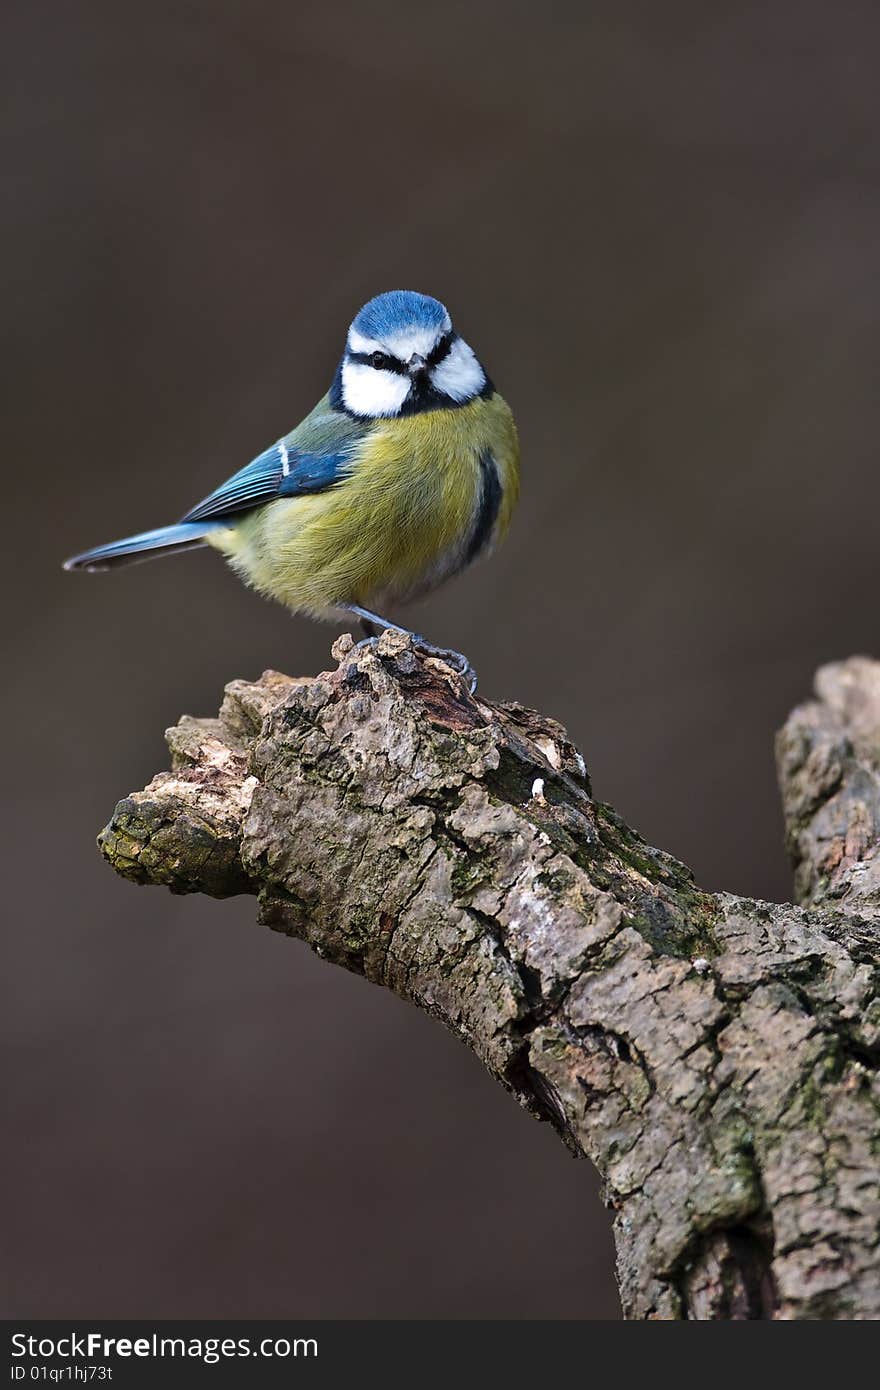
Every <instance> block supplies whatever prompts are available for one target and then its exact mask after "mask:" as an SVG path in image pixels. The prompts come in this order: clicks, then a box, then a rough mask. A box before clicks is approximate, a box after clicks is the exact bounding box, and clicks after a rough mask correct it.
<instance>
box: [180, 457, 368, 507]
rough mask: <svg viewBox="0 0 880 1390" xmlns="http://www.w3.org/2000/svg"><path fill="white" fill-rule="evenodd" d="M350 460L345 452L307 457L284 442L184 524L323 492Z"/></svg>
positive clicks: (215, 493)
mask: <svg viewBox="0 0 880 1390" xmlns="http://www.w3.org/2000/svg"><path fill="white" fill-rule="evenodd" d="M348 461H349V456H348V454H347V453H345V452H338V453H326V454H305V453H300V452H299V451H298V450H296V449H294V448H291V447H290V445H288V444H287V443H286V442H285V441H284V440H283V439H282V440H281V441H280V443H278V444H273V445H272V448H271V449H267V450H266V451H265V453H263V454H258V456H257V457H256V458H255V459H253V460H252V461H251V462H250V463H248V464H246V465H245V467H244V468H242V469H240V470H239V471H238V473H235V474H233V476H232V477H231V478H229V479H227V481H226V482H225V483H222V484H221V486H220V487H218V488H216V489H215V490H214V491H213V492H212V493H210V494H209V495H208V496H207V497H206V498H205V499H204V500H203V501H202V502H199V503H198V505H197V506H195V507H192V508H191V509H190V511H188V512H187V513H186V516H182V517H181V518H180V519H181V521H206V520H208V519H209V518H214V517H216V518H217V519H220V518H222V517H226V516H234V515H235V513H236V512H247V511H250V510H251V509H252V508H253V507H259V506H262V505H263V503H265V502H271V501H273V500H274V499H275V498H276V497H296V496H298V495H300V494H302V493H305V492H323V490H324V488H328V487H332V486H333V484H334V483H336V482H338V481H339V478H340V476H342V470H343V468H344V465H345V464H346V463H347V462H348Z"/></svg>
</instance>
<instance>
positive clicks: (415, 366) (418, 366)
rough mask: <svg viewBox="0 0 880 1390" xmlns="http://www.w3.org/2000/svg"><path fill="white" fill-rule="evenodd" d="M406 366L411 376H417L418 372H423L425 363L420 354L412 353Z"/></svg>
mask: <svg viewBox="0 0 880 1390" xmlns="http://www.w3.org/2000/svg"><path fill="white" fill-rule="evenodd" d="M406 365H407V367H408V368H409V371H410V375H411V376H418V374H419V372H423V371H424V370H425V367H426V366H427V363H426V362H425V359H424V357H422V355H421V353H419V352H414V353H413V355H412V357H411V358H410V359H409V361H408V362H407V364H406Z"/></svg>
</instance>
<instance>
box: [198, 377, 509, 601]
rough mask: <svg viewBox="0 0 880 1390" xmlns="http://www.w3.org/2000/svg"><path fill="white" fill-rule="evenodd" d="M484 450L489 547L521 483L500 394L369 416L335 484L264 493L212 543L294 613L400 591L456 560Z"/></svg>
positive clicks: (472, 522) (413, 589) (460, 557)
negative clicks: (273, 496) (488, 471)
mask: <svg viewBox="0 0 880 1390" xmlns="http://www.w3.org/2000/svg"><path fill="white" fill-rule="evenodd" d="M484 457H485V458H487V459H489V458H491V460H492V465H493V466H494V469H495V470H497V481H498V488H497V489H496V490H495V492H494V495H493V500H494V501H495V502H496V504H497V506H496V508H495V509H494V516H493V517H492V518H491V521H492V524H491V527H490V528H489V534H488V535H487V543H488V545H492V544H494V543H495V542H496V541H498V540H500V539H501V537H503V535H504V534H505V532H506V531H507V528H508V525H509V523H510V516H511V512H512V510H513V507H514V504H515V502H516V498H517V493H518V488H519V448H518V443H517V437H516V427H515V425H514V423H513V417H512V415H511V413H510V410H509V408H508V406H507V404H506V402H505V401H504V400H503V399H502V398H501V397H500V396H498V395H494V396H492V397H491V399H489V400H475V401H472V402H471V403H470V404H469V405H466V406H462V407H461V408H459V409H454V410H437V411H425V412H422V413H420V414H416V415H411V416H405V417H403V418H399V419H389V420H382V421H378V422H377V424H376V427H375V428H374V429H372V430H371V431H370V433H369V434H368V435H367V436H366V437H365V439H364V440H363V441H362V442H361V444H360V445H359V446H358V448H357V451H356V452H355V453H354V455H353V456H352V461H351V465H350V470H349V474H348V476H347V477H345V478H344V479H343V480H341V481H340V482H339V483H338V484H336V485H335V486H334V487H332V488H329V489H328V490H327V491H326V492H321V493H315V494H313V495H311V496H305V497H292V498H281V499H279V500H278V501H276V502H272V503H270V504H268V505H267V506H265V507H262V508H260V510H259V511H256V512H252V513H250V514H249V515H247V516H246V517H244V518H243V519H242V521H241V522H240V523H239V524H238V525H237V526H236V528H235V530H234V531H224V532H218V533H216V537H215V538H214V544H216V545H217V547H218V548H219V549H222V550H223V551H224V552H225V553H226V554H227V555H228V557H229V559H230V560H231V562H232V564H233V565H234V567H235V568H236V569H237V570H238V571H239V572H240V573H241V574H242V576H243V577H244V578H245V579H246V580H247V581H248V582H249V583H251V584H253V585H254V586H255V587H256V588H258V589H260V590H261V591H262V592H264V593H267V594H269V595H271V596H272V597H273V598H276V599H279V600H280V601H281V602H282V603H284V604H286V605H287V606H288V607H290V608H293V609H295V610H300V611H307V612H311V613H314V614H318V615H321V614H326V613H328V612H330V611H332V610H333V608H334V607H335V606H336V605H338V604H344V603H360V604H363V605H365V606H369V605H370V604H371V603H373V604H377V603H379V602H382V601H386V600H393V599H395V598H404V597H407V596H410V595H412V594H414V593H417V592H419V591H424V590H425V589H427V588H430V587H432V586H433V585H435V584H437V583H439V582H441V581H442V580H443V579H444V578H447V577H448V576H449V575H450V574H451V573H454V572H455V571H456V570H457V569H459V568H460V567H461V565H462V564H463V563H465V562H466V559H467V558H468V547H469V543H470V542H472V540H473V539H474V530H475V526H476V525H477V522H478V520H479V516H480V507H481V502H483V501H484V500H485V495H486V494H485V475H484V471H483V469H481V463H480V460H481V458H484ZM486 519H487V518H486V517H485V516H484V518H483V520H484V521H485V520H486Z"/></svg>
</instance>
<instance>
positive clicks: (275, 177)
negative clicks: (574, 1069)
mask: <svg viewBox="0 0 880 1390" xmlns="http://www.w3.org/2000/svg"><path fill="white" fill-rule="evenodd" d="M3 26H4V30H5V35H4V39H3V43H2V53H3V56H2V64H3V73H2V91H3V94H4V104H5V107H6V115H5V120H4V123H3V130H2V136H0V138H2V160H3V171H4V177H3V195H4V202H5V215H4V219H3V237H4V245H3V254H2V258H0V277H2V281H3V286H2V304H3V314H2V330H0V331H2V335H3V347H2V351H3V367H2V376H3V382H4V385H5V387H6V388H7V390H6V397H7V399H6V404H5V406H4V410H3V425H4V433H5V435H6V440H5V445H4V458H5V463H4V468H5V476H6V478H7V482H6V514H5V526H4V544H3V547H2V565H3V567H4V570H5V571H6V574H5V578H4V583H3V593H4V597H5V598H6V600H7V605H6V610H7V611H6V614H5V617H4V633H5V659H4V669H5V671H6V677H5V680H4V682H3V696H4V701H5V703H6V706H7V708H6V709H5V711H4V724H3V727H4V732H5V747H4V767H5V777H4V781H5V795H4V822H3V827H2V834H3V845H4V850H5V851H6V859H7V869H6V884H5V891H4V899H5V906H6V909H7V911H6V914H5V915H6V931H5V934H4V945H5V948H6V957H7V964H6V968H5V970H4V972H3V973H4V992H5V996H6V997H5V1001H4V1003H3V1007H2V1029H3V1033H4V1035H5V1056H6V1057H7V1059H9V1064H8V1065H7V1069H6V1070H7V1077H8V1084H7V1093H8V1096H9V1099H10V1102H11V1120H10V1122H9V1128H8V1138H7V1143H6V1145H5V1152H4V1156H3V1164H4V1170H5V1171H4V1175H3V1189H4V1194H5V1198H6V1204H7V1210H6V1212H5V1214H4V1216H3V1230H4V1240H3V1255H2V1259H3V1262H4V1265H5V1276H6V1279H7V1286H6V1293H5V1295H4V1300H3V1301H4V1304H5V1307H4V1312H5V1314H6V1316H29V1317H44V1318H47V1317H52V1316H59V1317H85V1316H96V1315H99V1316H103V1317H145V1318H146V1317H163V1316H164V1317H186V1316H200V1317H212V1316H217V1317H224V1316H238V1317H260V1316H263V1317H282V1316H286V1315H289V1316H326V1317H334V1316H336V1317H364V1318H377V1317H386V1318H394V1317H398V1318H402V1317H515V1318H532V1317H570V1318H602V1317H614V1316H616V1315H617V1299H616V1294H615V1289H614V1283H613V1276H612V1249H611V1242H610V1236H609V1228H608V1219H607V1214H606V1212H605V1211H604V1209H603V1207H602V1205H601V1201H600V1197H599V1192H598V1185H597V1183H596V1181H595V1178H594V1175H593V1174H592V1173H591V1172H590V1171H589V1170H588V1169H587V1167H586V1165H584V1164H578V1163H576V1162H575V1161H574V1160H573V1159H571V1158H570V1157H569V1155H568V1154H567V1153H566V1151H565V1150H564V1148H563V1147H562V1145H561V1144H560V1143H559V1141H558V1140H557V1139H556V1138H555V1136H554V1135H553V1134H552V1133H551V1132H550V1131H549V1130H547V1129H546V1128H545V1127H542V1126H539V1125H537V1124H535V1122H534V1121H533V1120H531V1119H530V1118H529V1117H528V1116H526V1115H525V1114H524V1113H522V1112H520V1111H519V1110H518V1109H517V1107H516V1106H515V1105H514V1104H513V1103H512V1102H511V1100H510V1099H509V1098H508V1097H507V1096H506V1095H504V1094H503V1093H502V1092H501V1091H500V1090H499V1089H498V1088H497V1087H496V1086H495V1084H494V1083H493V1082H491V1081H490V1080H489V1078H488V1077H487V1076H486V1075H484V1074H483V1073H482V1071H481V1069H480V1067H479V1065H478V1064H477V1062H476V1061H475V1060H474V1059H473V1058H472V1057H471V1056H470V1055H469V1054H468V1053H467V1052H466V1051H465V1050H464V1049H463V1048H462V1047H461V1046H460V1044H458V1043H457V1042H456V1041H454V1040H453V1039H452V1038H451V1037H450V1036H447V1035H446V1034H445V1033H444V1032H443V1031H442V1029H441V1028H440V1027H438V1025H436V1024H435V1023H433V1022H430V1021H428V1020H427V1019H426V1018H424V1017H422V1016H421V1015H420V1014H418V1013H417V1012H416V1010H415V1009H412V1008H409V1007H407V1006H404V1005H403V1004H401V1003H399V1002H398V1001H396V1000H395V999H394V998H392V997H391V996H389V995H387V994H386V993H384V992H383V991H380V990H378V989H376V988H375V987H373V986H371V985H368V984H366V983H364V982H363V981H362V980H359V979H355V978H352V977H349V976H346V975H345V974H344V973H343V972H342V971H340V970H337V969H335V968H332V967H329V966H327V965H325V964H323V963H321V962H320V961H318V960H317V959H315V958H314V957H312V956H311V955H310V954H309V953H308V951H307V950H306V948H305V947H303V946H302V945H300V944H299V943H293V942H291V941H289V940H287V939H286V938H283V937H281V936H278V935H274V934H273V933H272V932H270V931H268V930H266V929H260V928H257V927H256V926H254V904H253V902H252V901H251V900H250V899H247V898H242V899H236V900H233V901H230V902H226V903H215V902H210V901H201V900H196V899H180V898H173V897H171V896H170V895H168V894H166V893H160V892H156V891H140V890H136V889H135V888H134V887H132V886H131V885H128V884H126V883H123V882H122V881H121V880H118V879H116V878H114V876H113V875H112V874H111V873H110V872H109V870H107V869H106V868H105V867H104V866H103V864H102V862H101V860H100V858H99V856H98V854H97V852H96V850H95V848H94V836H95V833H96V831H97V830H98V829H99V827H100V826H101V825H102V824H103V823H104V822H105V821H106V819H107V818H108V817H109V814H110V812H111V811H112V808H113V805H114V803H115V801H116V800H117V799H118V798H119V797H120V796H122V795H123V794H125V793H127V792H128V791H129V790H131V789H133V788H138V787H141V786H142V785H143V784H144V782H145V780H147V779H149V778H150V776H151V775H152V774H153V773H154V772H156V771H158V770H159V769H161V768H163V767H165V766H166V765H167V757H166V751H165V748H164V744H163V740H162V731H163V729H164V728H165V727H166V726H167V725H169V724H172V723H174V722H175V721H176V719H177V718H178V716H179V715H180V714H181V713H182V712H184V711H186V712H189V713H193V714H213V713H214V712H215V711H216V709H217V706H218V703H219V700H220V697H221V693H222V687H223V685H224V682H225V681H227V680H229V679H231V678H232V677H235V676H244V677H253V676H255V675H257V674H258V673H259V672H260V671H262V670H263V669H264V668H265V667H270V666H271V667H275V668H280V669H282V670H285V671H288V672H292V673H296V674H300V673H309V672H315V671H319V670H322V669H324V668H326V667H327V665H328V664H329V655H328V649H329V645H330V642H331V641H332V639H333V637H334V636H335V635H336V634H335V632H334V630H332V629H329V628H321V627H319V626H316V625H312V624H310V623H309V622H307V621H306V620H300V619H291V618H290V617H289V616H288V615H286V614H285V612H284V611H283V610H282V609H280V608H277V607H273V606H272V605H270V604H267V603H265V602H263V601H262V600H260V599H259V598H257V597H255V596H254V595H253V594H251V593H249V592H247V591H246V590H245V589H243V588H242V587H241V586H240V585H239V584H238V582H237V581H236V580H235V579H234V578H233V577H232V576H231V575H230V574H229V573H227V572H226V571H225V569H224V567H223V565H222V563H221V561H220V560H219V558H218V557H216V556H215V555H213V554H210V553H202V552H197V553H195V554H190V555H186V556H181V557H177V558H172V559H169V560H165V561H163V562H161V563H156V564H155V565H144V566H141V567H137V568H134V569H129V570H125V571H121V572H119V573H116V574H108V575H102V576H94V577H92V576H80V575H69V574H63V573H62V572H61V569H60V561H61V560H62V558H63V557H64V556H65V555H68V554H70V553H72V552H73V551H77V550H80V549H82V548H84V547H86V546H88V545H92V544H94V543H97V542H99V541H105V540H109V539H112V538H114V537H116V536H118V535H122V534H125V533H128V532H130V531H134V530H140V529H143V528H145V527H149V526H153V525H158V524H160V523H162V522H165V521H168V520H171V519H173V518H175V517H177V516H178V515H179V514H180V513H181V512H182V511H184V510H185V509H186V508H187V507H188V506H189V505H190V504H191V503H192V502H194V501H195V500H196V499H197V498H199V497H201V496H202V495H203V494H205V493H206V492H208V491H209V490H210V489H211V488H212V487H213V486H214V485H215V484H216V483H218V482H219V481H220V480H221V479H223V478H224V477H226V476H227V475H228V474H229V473H231V472H232V471H234V470H235V469H236V468H238V467H239V466H240V465H241V464H242V463H244V462H246V461H247V460H248V459H249V458H250V457H251V456H252V455H253V454H255V453H256V452H258V451H259V450H260V449H262V448H263V447H264V446H266V445H267V444H268V443H270V442H271V441H272V440H273V439H275V438H276V437H277V436H278V435H280V434H281V433H283V432H284V431H285V430H287V429H288V428H290V427H291V426H292V425H293V424H294V423H295V422H296V421H298V420H299V419H300V418H301V416H302V415H303V414H304V413H305V412H306V410H307V409H309V408H310V407H311V405H312V404H313V403H314V401H315V400H316V399H317V397H318V396H319V395H320V394H321V393H322V392H323V391H324V390H325V389H326V386H327V385H328V383H329V380H330V377H331V374H332V371H333V368H334V366H335V363H336V360H337V358H338V356H339V354H340V352H341V348H342V343H343V338H344V333H345V329H346V326H347V324H348V322H349V320H350V319H351V317H352V315H353V314H354V312H355V311H356V309H357V308H358V306H359V305H360V304H361V303H362V302H363V301H364V300H365V299H366V298H368V297H369V296H371V295H373V294H374V293H376V292H378V291H379V290H383V289H388V288H393V287H398V286H402V287H406V288H414V289H420V290H424V291H428V292H430V293H432V294H434V295H436V296H438V297H439V298H441V299H443V300H444V301H446V302H447V303H448V304H449V306H450V307H451V309H452V312H453V315H454V316H455V318H456V321H457V324H458V326H459V327H460V328H461V330H462V331H463V333H464V334H465V336H466V337H467V338H468V339H470V340H471V341H472V342H473V343H474V345H475V346H476V349H477V351H478V353H479V354H480V356H481V357H482V358H483V360H484V361H485V363H486V365H487V367H488V369H489V371H490V372H491V374H492V376H493V377H494V379H495V380H496V382H497V383H498V384H499V386H500V388H501V389H502V390H503V392H504V394H505V395H506V396H507V398H508V399H509V400H510V402H511V403H512V405H513V407H514V409H515V411H516V413H517V416H518V420H519V425H520V430H521V435H522V445H523V468H524V489H523V498H522V503H521V508H520V511H519V514H518V516H517V518H516V521H515V524H514V528H513V532H512V534H511V538H510V540H509V542H508V544H507V546H506V548H505V549H504V550H503V551H502V552H501V553H500V554H499V555H498V557H497V558H496V559H495V560H494V561H493V562H492V563H490V564H489V565H485V566H481V567H480V568H479V569H476V570H474V571H472V572H471V573H470V574H468V575H467V576H466V577H465V578H463V579H462V580H460V581H459V582H458V583H457V584H456V585H454V586H453V587H451V588H450V589H449V590H447V591H446V592H444V593H442V594H440V595H438V596H436V597H435V598H433V599H431V600H430V602H429V603H428V604H426V605H424V606H423V607H422V609H421V610H419V611H416V612H413V613H412V614H411V617H412V621H413V622H416V623H417V625H418V626H419V627H420V628H421V629H422V630H424V631H426V632H428V633H429V634H430V635H431V636H433V637H434V639H435V640H436V641H438V642H440V643H449V644H452V645H454V646H457V647H460V648H461V649H462V650H464V651H466V652H468V653H469V654H470V655H471V656H472V657H473V658H474V660H475V661H476V664H477V665H478V667H479V669H480V674H481V687H482V690H483V692H484V693H485V694H487V695H489V696H497V697H501V698H516V699H519V700H522V701H524V702H526V703H528V704H532V705H536V706H539V707H540V708H541V709H542V710H544V711H546V712H547V713H550V714H552V715H554V716H556V717H557V718H559V719H561V720H562V721H563V723H564V724H566V725H567V726H568V728H569V730H570V732H571V734H572V736H573V737H574V739H575V740H576V741H577V742H578V743H579V744H580V746H581V747H582V749H583V751H584V754H585V756H586V759H587V763H588V765H589V767H590V770H591V772H592V776H593V781H594V786H595V789H596V792H597V794H598V795H599V796H600V797H601V798H602V799H604V800H609V801H612V802H613V803H614V804H615V805H616V806H617V807H618V808H619V810H620V811H621V812H622V813H623V814H624V815H625V816H626V817H627V818H628V819H629V820H630V822H631V823H633V824H634V825H635V826H637V827H638V828H639V829H640V830H641V831H642V832H643V833H644V834H645V835H646V836H647V838H648V839H649V840H651V841H652V842H653V843H657V844H660V845H662V846H663V847H664V848H666V849H668V850H670V851H672V852H673V853H675V854H676V855H678V856H679V857H681V858H683V859H684V860H685V861H687V862H688V863H689V864H690V865H691V866H692V867H693V868H694V870H695V871H696V873H697V875H698V877H699V879H700V880H701V881H702V882H703V883H704V884H705V885H706V886H708V887H711V888H726V889H730V890H734V891H737V892H743V893H750V894H755V895H759V896H764V897H770V898H772V897H785V896H786V895H788V893H789V873H788V866H787V864H786V860H785V855H784V851H783V847H782V825H781V817H780V812H779V807H778V803H777V795H776V787H775V778H774V768H773V757H772V738H773V733H774V730H775V729H776V728H777V726H778V725H779V724H780V722H781V721H782V720H783V719H784V717H785V715H786V713H787V711H788V710H789V708H790V707H791V706H792V705H793V704H794V703H796V702H797V701H799V700H800V699H802V698H804V697H805V696H806V695H807V694H808V692H809V688H810V681H811V676H812V672H813V669H814V668H815V667H816V665H817V664H819V663H821V662H823V661H827V660H830V659H832V658H835V657H843V656H846V655H848V654H850V653H853V652H857V651H867V652H872V653H873V654H875V655H876V654H877V649H878V641H877V601H876V581H877V566H878V546H877V536H878V509H880V472H878V467H877V453H876V450H877V444H876V441H877V437H878V426H880V419H878V414H880V408H878V391H877V377H876V370H877V329H878V271H877V262H878V246H880V180H878V168H877V159H878V156H877V122H878V117H880V109H878V108H880V100H878V88H877V82H876V61H877V60H876V54H877V46H876V45H877V39H878V37H880V32H878V30H880V23H878V11H877V6H876V3H874V0H865V3H863V4H859V3H853V4H849V3H843V4H840V5H835V6H830V5H828V4H826V3H814V2H812V0H798V3H779V4H771V5H767V4H765V3H756V2H755V0H737V3H735V4H734V3H727V2H726V0H715V3H712V4H709V5H707V4H705V3H704V0H694V2H693V3H678V2H677V0H672V3H669V4H665V5H662V6H660V5H653V4H650V3H648V0H644V2H643V3H627V2H626V0H598V3H591V4H590V5H589V6H587V5H584V4H583V3H571V4H565V3H548V4H544V5H541V6H537V5H535V4H526V3H518V2H517V0H503V3H502V0H498V2H497V3H490V0H471V3H467V4H457V3H451V0H450V2H449V3H447V4H446V5H444V6H443V7H441V8H437V7H436V6H434V7H429V6H421V7H420V6H416V5H413V4H411V3H410V4H405V3H397V0H373V3H371V4H369V5H361V4H353V3H348V4H339V3H336V4H334V3H325V4H296V5H293V4H283V3H281V2H280V0H274V3H267V2H266V0H248V3H244V0H238V3H230V2H229V0H210V3H209V2H208V0H203V3H187V2H186V0H174V3H173V4H172V3H168V2H167V0H150V3H149V4H147V3H145V0H128V3H125V4H119V3H111V0H104V2H103V3H101V0H98V2H97V3H96V2H95V0H83V2H82V3H78V4H75V5H69V4H60V3H59V4H44V3H40V0H28V3H21V2H20V3H18V4H13V5H11V6H7V7H6V8H5V13H4V20H3Z"/></svg>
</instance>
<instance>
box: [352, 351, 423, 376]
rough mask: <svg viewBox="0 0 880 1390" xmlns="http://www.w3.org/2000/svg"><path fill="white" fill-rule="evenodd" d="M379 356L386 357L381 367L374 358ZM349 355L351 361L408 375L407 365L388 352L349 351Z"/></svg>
mask: <svg viewBox="0 0 880 1390" xmlns="http://www.w3.org/2000/svg"><path fill="white" fill-rule="evenodd" d="M377 356H378V357H383V358H384V361H383V362H382V364H381V367H380V366H379V365H378V364H377V363H376V362H374V361H373V358H374V357H377ZM347 357H348V360H349V362H362V363H363V365H364V366H365V367H375V368H376V370H377V371H383V372H397V373H398V374H399V375H400V376H407V375H408V373H407V370H406V367H405V366H404V365H403V363H402V362H400V361H398V359H397V358H396V357H392V356H391V354H390V353H387V352H383V353H375V352H348V353H347Z"/></svg>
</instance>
